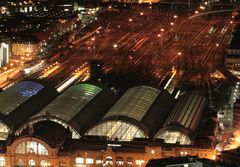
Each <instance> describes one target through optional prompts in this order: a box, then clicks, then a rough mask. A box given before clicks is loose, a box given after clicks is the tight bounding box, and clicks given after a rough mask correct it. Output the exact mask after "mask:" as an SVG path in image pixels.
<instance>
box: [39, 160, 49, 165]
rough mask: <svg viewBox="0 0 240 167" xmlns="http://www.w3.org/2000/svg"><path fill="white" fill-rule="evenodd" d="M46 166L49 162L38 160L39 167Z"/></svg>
mask: <svg viewBox="0 0 240 167" xmlns="http://www.w3.org/2000/svg"><path fill="white" fill-rule="evenodd" d="M48 166H49V163H47V161H45V160H42V161H41V162H40V167H48Z"/></svg>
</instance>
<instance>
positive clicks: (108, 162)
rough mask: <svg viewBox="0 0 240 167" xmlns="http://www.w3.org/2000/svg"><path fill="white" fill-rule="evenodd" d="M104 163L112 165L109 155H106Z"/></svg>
mask: <svg viewBox="0 0 240 167" xmlns="http://www.w3.org/2000/svg"><path fill="white" fill-rule="evenodd" d="M106 164H107V165H113V159H112V157H111V156H107V157H106Z"/></svg>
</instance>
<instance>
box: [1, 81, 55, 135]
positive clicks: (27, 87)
mask: <svg viewBox="0 0 240 167" xmlns="http://www.w3.org/2000/svg"><path fill="white" fill-rule="evenodd" d="M56 96H57V91H56V90H55V89H54V87H52V86H51V85H49V84H47V83H44V82H42V81H38V80H31V81H22V82H19V83H17V84H15V85H13V86H11V87H10V88H8V89H6V90H4V91H3V92H1V93H0V105H1V107H0V120H1V122H2V124H4V125H6V127H8V128H9V131H10V130H11V131H15V129H16V128H18V127H19V126H20V125H21V124H22V123H24V122H25V121H26V120H27V119H28V118H29V117H31V116H32V115H34V114H35V113H37V112H38V111H39V110H41V109H42V108H43V107H44V106H45V105H46V104H48V103H49V102H50V101H51V100H52V99H53V98H55V97H56Z"/></svg>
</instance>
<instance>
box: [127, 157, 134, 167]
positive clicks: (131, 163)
mask: <svg viewBox="0 0 240 167" xmlns="http://www.w3.org/2000/svg"><path fill="white" fill-rule="evenodd" d="M127 166H133V159H132V158H127Z"/></svg>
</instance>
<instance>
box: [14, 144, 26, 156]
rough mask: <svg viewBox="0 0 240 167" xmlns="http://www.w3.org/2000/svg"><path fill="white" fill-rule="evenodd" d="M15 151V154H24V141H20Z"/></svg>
mask: <svg viewBox="0 0 240 167" xmlns="http://www.w3.org/2000/svg"><path fill="white" fill-rule="evenodd" d="M15 153H17V154H25V142H22V143H20V144H19V145H18V146H17V148H16V150H15Z"/></svg>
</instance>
